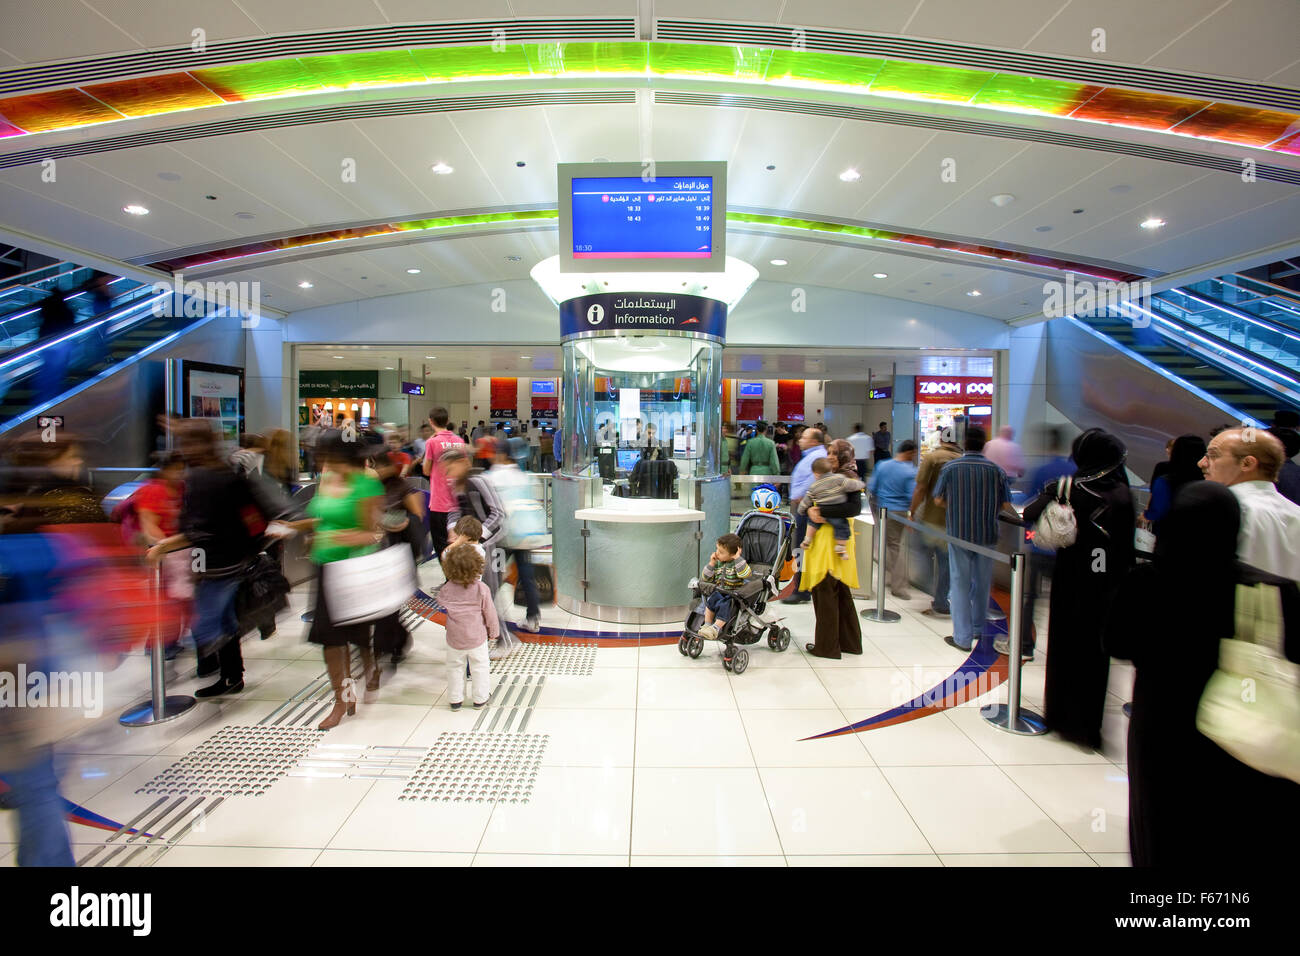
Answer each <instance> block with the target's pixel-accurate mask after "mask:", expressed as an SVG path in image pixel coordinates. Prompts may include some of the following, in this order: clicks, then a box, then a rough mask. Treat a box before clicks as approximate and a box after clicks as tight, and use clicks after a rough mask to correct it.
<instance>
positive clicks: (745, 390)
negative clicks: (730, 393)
mask: <svg viewBox="0 0 1300 956" xmlns="http://www.w3.org/2000/svg"><path fill="white" fill-rule="evenodd" d="M740 397H741V398H762V397H763V383H762V382H741V383H740Z"/></svg>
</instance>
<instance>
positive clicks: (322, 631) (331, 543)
mask: <svg viewBox="0 0 1300 956" xmlns="http://www.w3.org/2000/svg"><path fill="white" fill-rule="evenodd" d="M316 454H317V457H318V458H319V459H320V460H321V463H322V465H323V466H324V469H325V470H324V471H323V473H322V475H321V481H320V487H319V488H318V489H317V491H316V494H315V495H313V496H312V499H311V501H310V502H309V503H308V505H307V514H308V515H309V516H310V517H311V518H314V519H315V520H316V529H315V534H314V535H313V537H312V546H311V559H312V561H313V562H315V564H316V565H317V568H318V570H317V576H316V588H315V591H316V593H315V606H314V608H313V612H312V624H311V632H310V633H309V635H308V637H307V640H308V641H309V642H311V643H312V644H319V645H321V647H322V654H323V655H324V658H325V669H326V671H327V672H328V673H329V678H330V686H332V687H333V688H334V707H333V709H332V710H331V711H330V712H329V715H328V716H326V718H325V719H324V720H322V721H321V722H320V724H319V726H318V728H317V729H319V730H329V729H330V728H332V727H335V726H337V725H338V723H339V721H341V720H342V719H343V717H344V715H347V716H351V715H352V714H355V713H356V691H355V689H354V687H353V681H352V667H351V652H350V650H349V647H350V645H353V644H355V645H356V646H357V648H358V649H359V650H360V653H361V665H362V669H363V671H364V674H365V679H366V690H368V691H374V690H378V689H379V668H378V667H376V666H375V661H374V656H373V655H372V653H371V650H370V625H369V624H368V623H364V622H363V623H359V624H341V625H340V624H334V623H333V621H332V620H331V617H330V602H329V600H328V599H327V597H326V589H325V586H324V584H325V566H326V565H328V564H330V563H332V562H335V561H342V560H345V559H347V558H355V557H359V556H361V555H364V554H369V553H370V552H372V551H374V550H375V547H376V546H377V545H378V544H379V542H380V541H381V540H383V531H382V530H381V517H382V514H383V506H384V486H383V485H382V484H380V482H379V481H378V479H375V478H372V477H371V476H370V475H367V474H366V473H365V462H364V460H363V459H362V458H361V455H363V454H365V446H364V445H363V444H362V443H361V442H348V441H344V440H343V436H342V434H340V433H339V432H338V431H328V432H325V433H324V434H322V435H321V437H320V441H319V442H317V445H316Z"/></svg>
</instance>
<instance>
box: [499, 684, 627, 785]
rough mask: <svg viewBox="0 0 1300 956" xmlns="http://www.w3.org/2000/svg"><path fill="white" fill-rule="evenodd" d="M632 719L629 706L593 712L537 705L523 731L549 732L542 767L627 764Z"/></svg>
mask: <svg viewBox="0 0 1300 956" xmlns="http://www.w3.org/2000/svg"><path fill="white" fill-rule="evenodd" d="M542 693H543V694H545V693H546V692H545V691H544V690H543V691H542ZM646 713H648V712H646V711H643V712H642V715H641V716H642V717H644V716H645V714H646ZM520 719H521V720H522V718H520ZM636 721H637V712H636V711H634V710H631V709H628V710H602V711H599V712H598V713H593V712H592V711H591V710H559V709H548V708H541V707H538V708H536V709H535V710H534V711H533V714H532V716H531V717H530V718H529V720H528V727H527V731H526V732H527V733H529V734H549V735H550V736H549V738H548V740H547V743H546V756H545V757H543V758H542V766H544V767H631V766H632V754H633V749H634V747H635V744H636V735H635V731H634V727H635V726H636Z"/></svg>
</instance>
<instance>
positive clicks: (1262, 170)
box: [655, 90, 1300, 186]
mask: <svg viewBox="0 0 1300 956" xmlns="http://www.w3.org/2000/svg"><path fill="white" fill-rule="evenodd" d="M655 102H656V103H667V104H673V105H677V106H709V107H732V108H735V109H760V110H778V111H780V112H783V113H807V114H809V115H812V116H833V117H835V118H837V119H848V120H857V121H859V122H863V123H888V124H890V125H892V126H914V127H919V128H922V129H940V130H947V131H950V132H954V133H972V134H974V135H976V136H995V137H998V138H1000V139H1016V140H1021V141H1024V142H1032V143H1049V144H1051V145H1053V146H1070V147H1072V148H1074V149H1095V150H1100V151H1102V152H1107V153H1123V154H1125V155H1127V156H1139V157H1142V158H1143V159H1155V160H1160V161H1161V162H1166V163H1180V164H1182V165H1184V166H1199V167H1201V168H1203V169H1218V170H1222V171H1224V172H1230V173H1233V174H1234V175H1240V174H1241V159H1240V158H1239V157H1235V156H1214V155H1208V154H1203V153H1193V152H1189V151H1187V150H1182V149H1170V148H1168V147H1165V146H1146V145H1143V144H1141V143H1125V142H1120V141H1117V140H1112V139H1106V138H1103V137H1100V136H1082V135H1079V134H1075V133H1060V132H1055V131H1053V130H1044V129H1034V128H1032V127H1027V126H1005V125H1001V124H997V123H985V122H978V121H974V120H964V119H953V118H951V117H943V116H933V115H922V114H915V113H901V112H893V111H891V110H874V109H866V108H864V107H861V106H844V105H838V104H835V103H815V102H806V101H804V100H784V99H777V98H775V97H769V96H731V95H723V94H717V93H682V92H675V91H672V90H656V91H655ZM1255 174H1256V176H1257V177H1258V178H1260V179H1266V180H1268V181H1270V182H1275V183H1289V184H1290V185H1293V186H1296V185H1300V170H1293V169H1286V168H1284V167H1282V166H1270V165H1268V164H1266V163H1259V164H1257V166H1256V168H1255Z"/></svg>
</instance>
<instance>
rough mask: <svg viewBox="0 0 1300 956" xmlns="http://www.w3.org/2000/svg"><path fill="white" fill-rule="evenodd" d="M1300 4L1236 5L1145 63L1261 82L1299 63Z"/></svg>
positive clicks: (1284, 0)
mask: <svg viewBox="0 0 1300 956" xmlns="http://www.w3.org/2000/svg"><path fill="white" fill-rule="evenodd" d="M1297 37H1300V3H1296V2H1295V0H1233V2H1231V3H1229V4H1228V5H1227V6H1226V7H1224V8H1223V9H1221V10H1219V11H1217V12H1215V13H1213V14H1211V15H1210V16H1209V17H1208V18H1206V19H1204V20H1202V21H1201V22H1199V23H1197V24H1196V25H1195V26H1194V27H1192V28H1191V29H1190V30H1188V31H1187V32H1186V33H1184V34H1182V35H1181V36H1179V37H1178V38H1177V39H1175V40H1173V42H1172V43H1170V44H1168V45H1167V46H1163V48H1162V47H1156V46H1153V47H1152V48H1151V49H1152V53H1151V54H1150V55H1148V56H1147V57H1146V58H1145V59H1144V60H1143V61H1142V62H1144V63H1146V64H1148V65H1149V66H1154V67H1161V68H1163V69H1170V70H1189V71H1195V72H1198V73H1210V74H1215V75H1220V76H1243V77H1246V78H1248V79H1260V78H1262V77H1265V76H1268V75H1269V74H1270V73H1276V72H1277V71H1278V70H1280V69H1282V68H1283V67H1286V66H1289V65H1290V64H1292V63H1294V62H1295V58H1296V38H1297Z"/></svg>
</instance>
